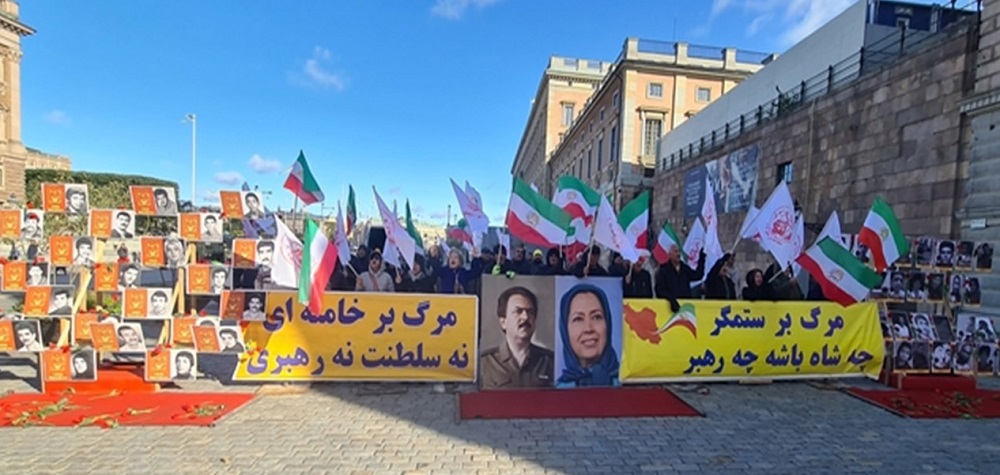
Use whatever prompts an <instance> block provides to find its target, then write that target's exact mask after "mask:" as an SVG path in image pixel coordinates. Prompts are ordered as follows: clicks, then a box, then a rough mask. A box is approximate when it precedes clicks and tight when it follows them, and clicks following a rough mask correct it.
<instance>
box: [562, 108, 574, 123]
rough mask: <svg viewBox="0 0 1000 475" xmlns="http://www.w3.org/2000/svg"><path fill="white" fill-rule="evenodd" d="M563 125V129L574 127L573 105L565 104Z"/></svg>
mask: <svg viewBox="0 0 1000 475" xmlns="http://www.w3.org/2000/svg"><path fill="white" fill-rule="evenodd" d="M562 125H563V127H569V126H571V125H573V104H563V116H562Z"/></svg>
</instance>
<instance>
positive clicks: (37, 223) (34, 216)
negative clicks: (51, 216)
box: [21, 210, 45, 241]
mask: <svg viewBox="0 0 1000 475" xmlns="http://www.w3.org/2000/svg"><path fill="white" fill-rule="evenodd" d="M44 237H45V212H44V211H37V210H31V211H25V212H24V219H22V220H21V239H24V240H26V241H41V240H42V239H43V238H44Z"/></svg>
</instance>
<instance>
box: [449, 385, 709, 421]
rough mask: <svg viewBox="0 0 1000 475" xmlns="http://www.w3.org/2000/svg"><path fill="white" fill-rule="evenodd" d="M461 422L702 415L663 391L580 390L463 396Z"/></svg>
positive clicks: (529, 391) (516, 391) (543, 390)
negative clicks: (473, 420) (472, 420)
mask: <svg viewBox="0 0 1000 475" xmlns="http://www.w3.org/2000/svg"><path fill="white" fill-rule="evenodd" d="M458 407H459V413H460V415H461V418H462V419H566V418H583V417H682V416H683V417H691V416H701V415H702V414H701V413H699V412H698V411H696V410H695V409H694V408H693V407H691V406H689V405H688V404H687V403H686V402H684V401H682V400H681V399H680V398H678V397H677V396H675V395H674V394H673V393H672V392H670V391H667V390H666V389H661V388H585V389H583V388H581V389H537V390H512V391H480V392H476V393H462V394H459V397H458Z"/></svg>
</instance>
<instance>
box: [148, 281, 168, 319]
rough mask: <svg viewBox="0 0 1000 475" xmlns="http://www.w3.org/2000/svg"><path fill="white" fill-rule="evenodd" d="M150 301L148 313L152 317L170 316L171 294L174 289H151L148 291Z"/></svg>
mask: <svg viewBox="0 0 1000 475" xmlns="http://www.w3.org/2000/svg"><path fill="white" fill-rule="evenodd" d="M146 293H147V295H148V297H149V301H148V302H147V303H146V305H147V307H146V308H147V312H146V313H147V314H148V316H149V317H151V318H168V317H170V294H171V293H172V289H166V288H164V289H149V290H147V291H146Z"/></svg>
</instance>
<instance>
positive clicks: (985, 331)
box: [973, 317, 997, 345]
mask: <svg viewBox="0 0 1000 475" xmlns="http://www.w3.org/2000/svg"><path fill="white" fill-rule="evenodd" d="M973 321H974V322H975V325H976V330H975V337H976V343H978V344H980V345H988V344H996V342H997V331H996V328H995V327H994V326H993V319H991V318H990V317H973Z"/></svg>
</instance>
